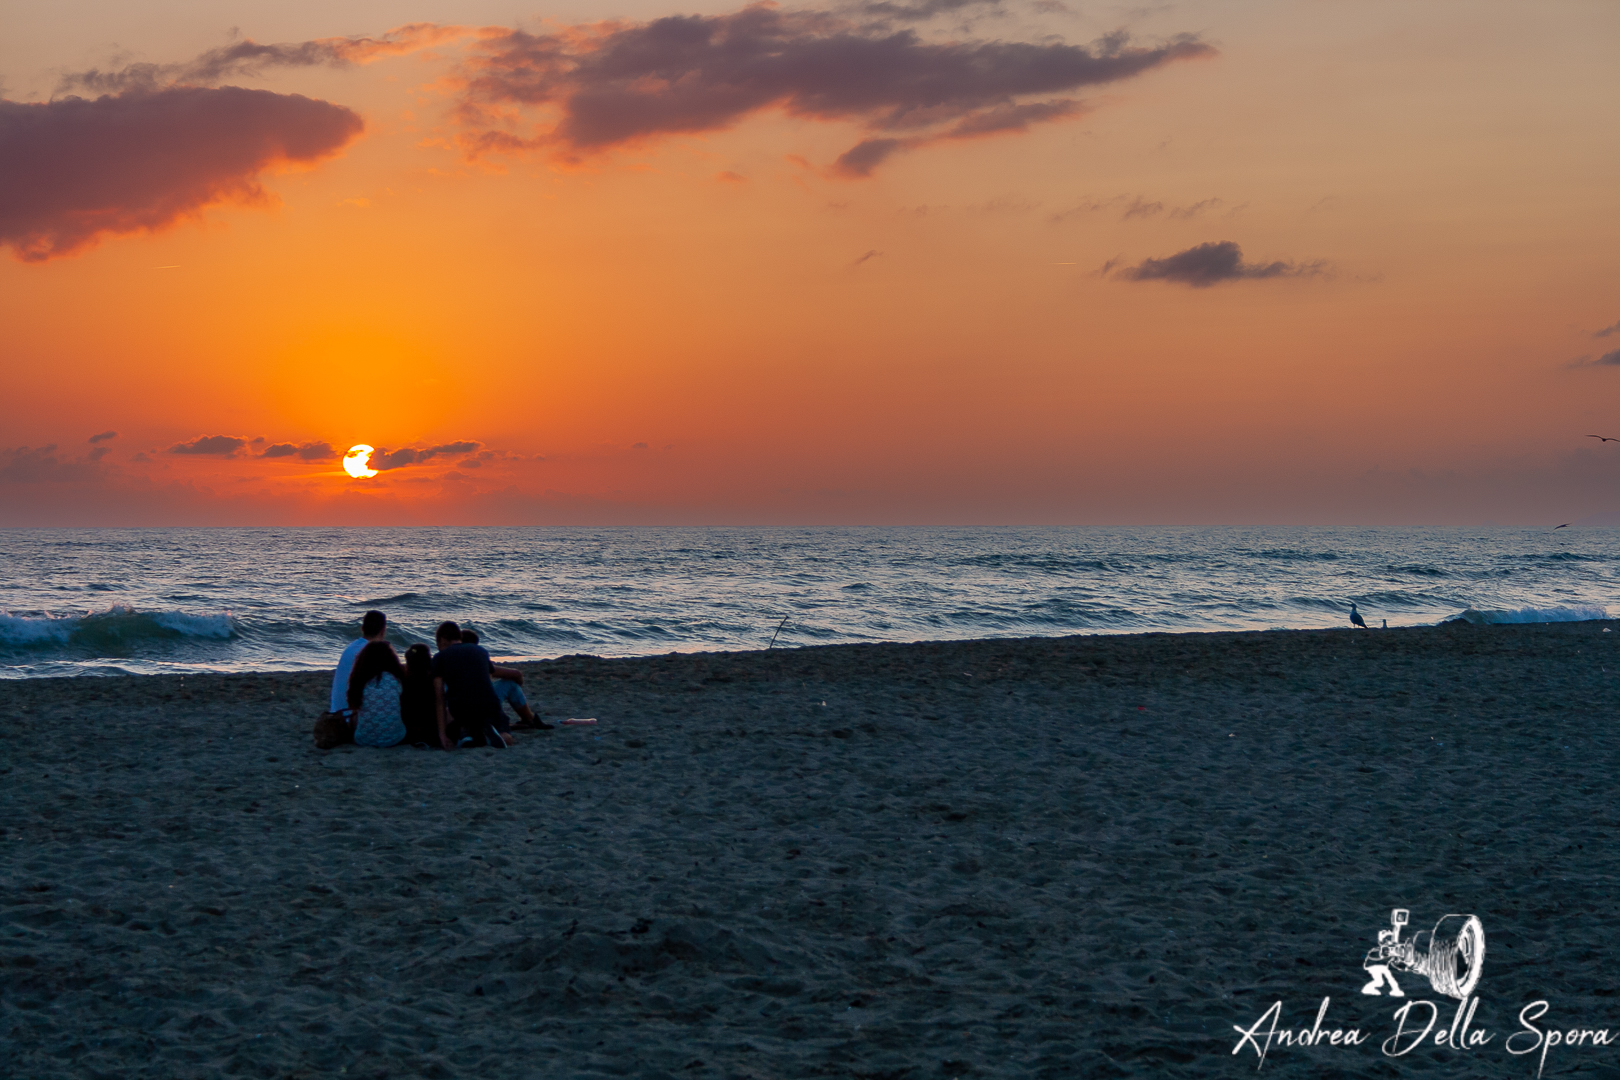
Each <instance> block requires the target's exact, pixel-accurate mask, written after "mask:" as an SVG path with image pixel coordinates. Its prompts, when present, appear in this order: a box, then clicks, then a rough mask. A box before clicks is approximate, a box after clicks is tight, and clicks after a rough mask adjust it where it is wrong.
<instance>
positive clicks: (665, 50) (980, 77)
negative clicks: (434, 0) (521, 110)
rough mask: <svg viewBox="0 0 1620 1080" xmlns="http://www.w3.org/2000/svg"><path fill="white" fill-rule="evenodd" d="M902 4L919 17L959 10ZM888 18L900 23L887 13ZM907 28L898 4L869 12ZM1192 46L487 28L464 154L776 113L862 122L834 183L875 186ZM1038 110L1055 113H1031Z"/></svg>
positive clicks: (774, 26)
mask: <svg viewBox="0 0 1620 1080" xmlns="http://www.w3.org/2000/svg"><path fill="white" fill-rule="evenodd" d="M960 6H961V5H958V4H950V3H923V4H918V5H904V10H905V11H907V12H911V13H914V15H915V17H916V18H918V19H921V18H926V17H928V16H929V15H931V14H934V13H936V12H938V11H943V10H950V9H953V8H956V7H960ZM891 9H892V10H891ZM868 10H869V12H872V13H879V14H882V13H886V14H888V15H889V16H890V17H891V18H899V17H905V18H911V17H912V15H905V16H901V15H900V14H899V12H900V10H901V6H897V5H887V4H883V5H868ZM1213 53H1214V50H1213V49H1212V48H1211V47H1210V46H1208V45H1206V44H1204V43H1203V42H1201V41H1199V40H1197V39H1196V38H1194V37H1191V36H1181V37H1177V38H1174V39H1172V40H1171V41H1169V42H1165V43H1161V44H1158V45H1155V46H1152V47H1138V46H1134V45H1132V44H1131V42H1130V39H1129V37H1128V36H1127V35H1125V34H1123V33H1117V34H1112V35H1109V36H1108V37H1106V38H1103V39H1102V40H1100V41H1097V42H1094V43H1093V44H1092V45H1090V46H1081V45H1069V44H1066V43H1063V42H1043V43H1040V44H1033V43H1026V42H1005V41H987V40H980V39H969V40H965V41H956V42H943V43H939V42H930V41H925V40H923V39H922V38H921V37H919V36H918V35H917V33H916V32H915V31H913V30H911V29H909V28H902V29H897V28H895V27H894V25H893V23H892V22H891V21H887V20H885V19H878V20H877V21H867V22H858V21H855V20H854V19H852V18H849V17H847V16H843V15H837V14H830V13H826V12H817V11H782V10H780V9H778V8H776V7H774V6H771V5H767V4H754V5H750V6H748V7H745V8H743V9H742V10H741V11H737V12H734V13H732V14H729V15H715V16H701V15H691V16H673V17H669V18H663V19H655V20H652V21H650V22H645V23H636V22H608V23H599V24H596V25H593V26H585V27H573V28H569V29H566V30H561V31H557V32H554V33H542V34H531V33H527V32H524V31H521V30H511V31H505V32H502V33H493V32H489V31H486V32H485V36H483V37H482V38H481V39H480V40H479V41H478V42H477V43H476V44H475V46H474V47H473V50H472V53H471V55H470V56H469V57H468V58H467V60H466V61H465V62H464V64H463V67H462V70H461V77H462V79H463V81H464V85H463V95H464V100H463V103H462V106H461V109H460V111H459V115H460V119H461V120H462V122H463V123H464V124H465V125H467V128H468V130H467V132H466V134H465V135H464V136H463V144H464V146H465V148H466V149H467V151H468V152H469V153H470V154H472V155H474V156H477V155H479V154H486V153H500V152H522V151H528V150H538V149H543V150H548V151H550V152H552V153H554V154H556V155H557V156H559V157H561V158H565V159H577V158H580V157H583V156H585V155H588V154H592V153H598V152H602V151H606V150H609V149H612V148H616V147H621V146H626V145H633V144H636V143H640V142H644V141H648V140H652V139H656V138H659V137H663V136H669V135H677V134H693V133H699V132H708V131H717V130H721V129H723V128H726V127H729V126H731V125H733V124H735V123H737V122H739V121H741V120H743V119H744V118H746V117H748V116H749V115H751V114H754V113H757V112H761V111H764V110H766V109H772V108H779V109H782V110H784V111H786V112H787V113H789V114H791V115H793V116H798V117H805V118H809V119H814V120H824V121H838V122H853V123H856V124H858V125H860V126H861V127H862V128H864V129H865V131H866V134H867V137H866V138H864V139H862V140H861V141H860V142H859V143H857V144H856V145H855V146H853V147H851V148H850V149H849V150H848V151H847V152H846V153H844V154H843V155H842V156H841V157H840V158H839V159H838V162H837V164H836V166H835V171H836V172H838V173H841V174H843V175H846V176H866V175H868V174H870V173H871V171H872V170H873V169H874V168H876V167H877V166H878V165H880V164H881V163H882V162H883V161H885V160H886V159H888V158H889V157H890V156H892V155H893V154H894V153H896V152H897V151H900V150H904V149H910V148H912V147H916V146H920V145H924V144H926V143H930V142H936V141H939V140H942V139H966V138H976V137H980V136H984V135H991V134H996V133H1001V132H1015V131H1023V130H1025V129H1027V128H1028V127H1029V126H1030V125H1031V124H1035V123H1041V122H1047V121H1052V120H1057V119H1062V118H1065V117H1071V116H1075V115H1078V114H1079V113H1080V112H1082V111H1084V109H1085V106H1084V105H1083V104H1082V103H1081V102H1079V101H1078V100H1075V99H1073V98H1066V97H1057V98H1051V97H1047V96H1048V95H1053V94H1067V93H1072V92H1074V91H1076V90H1079V89H1081V88H1082V87H1087V86H1100V85H1104V84H1108V83H1114V82H1119V81H1121V80H1123V79H1128V78H1131V77H1133V76H1136V75H1140V74H1142V73H1144V72H1147V71H1150V70H1152V69H1154V68H1157V67H1162V66H1163V65H1165V64H1168V63H1170V62H1172V61H1174V60H1183V59H1189V58H1192V57H1201V56H1210V55H1213ZM1032 97H1043V98H1046V99H1045V100H1026V99H1028V98H1032ZM514 106H516V107H527V106H545V107H548V108H550V109H553V110H554V111H555V113H556V117H557V119H556V122H555V124H554V125H553V126H552V127H551V128H550V129H549V130H546V131H542V132H540V133H539V134H535V135H532V136H524V135H521V134H517V133H515V132H514V130H513V125H512V123H511V112H512V109H513V107H514Z"/></svg>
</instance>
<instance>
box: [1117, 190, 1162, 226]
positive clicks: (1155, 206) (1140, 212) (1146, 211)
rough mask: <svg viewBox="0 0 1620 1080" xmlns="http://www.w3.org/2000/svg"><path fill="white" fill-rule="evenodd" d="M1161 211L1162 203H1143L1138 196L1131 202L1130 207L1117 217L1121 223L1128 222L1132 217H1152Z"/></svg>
mask: <svg viewBox="0 0 1620 1080" xmlns="http://www.w3.org/2000/svg"><path fill="white" fill-rule="evenodd" d="M1163 211H1164V203H1162V202H1145V201H1144V200H1143V199H1142V197H1141V196H1140V195H1138V196H1137V197H1136V198H1135V199H1132V200H1131V205H1129V206H1127V207H1126V208H1125V212H1124V213H1123V214H1121V215H1119V217H1120V220H1121V221H1129V220H1130V219H1131V218H1133V217H1153V216H1154V215H1155V214H1159V213H1162V212H1163Z"/></svg>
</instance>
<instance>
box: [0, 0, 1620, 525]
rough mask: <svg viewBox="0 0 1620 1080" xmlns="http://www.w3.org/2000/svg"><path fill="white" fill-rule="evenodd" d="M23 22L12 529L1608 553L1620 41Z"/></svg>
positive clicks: (1276, 23) (119, 14)
mask: <svg viewBox="0 0 1620 1080" xmlns="http://www.w3.org/2000/svg"><path fill="white" fill-rule="evenodd" d="M0 25H3V26H4V27H5V33H4V35H3V36H0V525H5V526H17V525H182V524H242V525H247V524H266V525H275V524H356V525H362V524H363V525H373V524H503V525H505V524H620V523H622V524H721V525H723V524H752V523H763V524H778V523H779V524H806V525H811V524H909V523H917V524H1226V523H1230V524H1368V525H1385V524H1479V523H1484V522H1500V523H1504V524H1545V525H1555V524H1559V523H1561V522H1565V521H1576V520H1580V519H1583V518H1592V517H1593V516H1594V515H1596V516H1601V515H1606V514H1610V515H1612V514H1614V513H1615V512H1620V442H1617V443H1600V442H1599V441H1598V440H1596V439H1591V438H1587V437H1586V436H1587V435H1588V434H1591V433H1597V434H1602V435H1610V436H1620V64H1617V63H1616V62H1615V59H1614V57H1615V48H1616V45H1617V44H1620V5H1617V4H1615V3H1613V2H1612V0H1591V2H1584V3H1575V2H1571V3H1559V2H1551V3H1545V4H1534V5H1531V4H1522V3H1512V4H1509V3H1494V2H1471V3H1420V4H1412V3H1409V2H1403V3H1387V4H1382V3H1376V2H1370V0H1359V2H1355V3H1350V2H1342V3H1336V2H1326V0H1318V2H1309V3H1306V2H1292V3H1290V2H1259V0H1223V2H1201V3H1169V4H1154V5H1142V6H1130V5H1123V4H1122V5H1114V4H1093V3H1087V2H1083V0H1003V2H1000V3H969V2H962V0H867V2H851V3H829V4H824V5H802V6H801V5H791V4H781V5H771V4H756V5H752V6H741V5H738V4H736V3H700V4H684V5H673V4H669V3H666V2H663V0H611V2H602V3H585V2H583V0H572V2H568V0H565V2H563V3H559V4H556V5H552V6H545V5H530V4H514V3H504V2H503V3H496V2H485V0H461V2H456V3H451V2H448V0H410V2H402V0H363V2H349V0H336V2H332V0H326V2H322V3H316V2H313V0H276V2H274V3H271V2H269V0H238V2H237V3H235V4H230V5H227V4H221V3H218V2H213V0H211V2H202V0H149V2H136V3H116V4H115V3H112V2H110V0H55V2H53V3H51V4H38V3H22V2H19V0H0ZM357 443H365V444H369V445H371V446H374V447H376V448H378V452H377V453H376V454H375V455H373V458H372V461H373V464H374V465H376V466H379V467H380V471H379V472H378V474H377V475H376V476H374V477H369V478H362V479H353V478H350V477H349V476H348V475H347V474H346V473H345V472H344V470H343V468H342V454H343V452H344V451H345V450H347V449H348V448H349V447H350V446H351V445H354V444H357Z"/></svg>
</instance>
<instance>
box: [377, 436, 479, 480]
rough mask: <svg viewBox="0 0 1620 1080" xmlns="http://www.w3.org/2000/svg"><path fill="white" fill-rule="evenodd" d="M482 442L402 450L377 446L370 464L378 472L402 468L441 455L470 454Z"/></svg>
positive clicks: (452, 443) (463, 442) (445, 444)
mask: <svg viewBox="0 0 1620 1080" xmlns="http://www.w3.org/2000/svg"><path fill="white" fill-rule="evenodd" d="M483 445H484V444H483V443H481V442H475V441H473V440H470V439H469V440H465V441H462V442H450V443H440V444H439V445H438V446H429V447H425V448H418V447H410V446H408V447H405V448H404V449H402V450H388V449H381V448H379V449H378V450H377V451H376V452H375V453H373V454H372V455H371V460H370V465H371V467H372V468H373V469H376V470H377V471H378V472H387V471H389V470H390V469H403V468H404V467H405V466H407V465H423V464H426V463H427V462H429V461H432V460H433V459H434V458H436V457H439V456H441V455H452V454H470V453H472V452H473V451H475V450H477V449H478V448H479V447H481V446H483Z"/></svg>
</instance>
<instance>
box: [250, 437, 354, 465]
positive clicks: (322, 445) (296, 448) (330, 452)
mask: <svg viewBox="0 0 1620 1080" xmlns="http://www.w3.org/2000/svg"><path fill="white" fill-rule="evenodd" d="M259 456H260V457H262V458H290V457H295V458H297V459H298V460H299V461H331V460H332V459H333V458H335V457H337V456H338V452H337V450H335V449H334V448H333V447H332V444H331V443H326V442H307V443H303V444H302V445H294V444H292V443H290V442H284V443H276V444H275V445H273V446H267V447H265V448H264V452H263V453H261V454H260V455H259Z"/></svg>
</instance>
